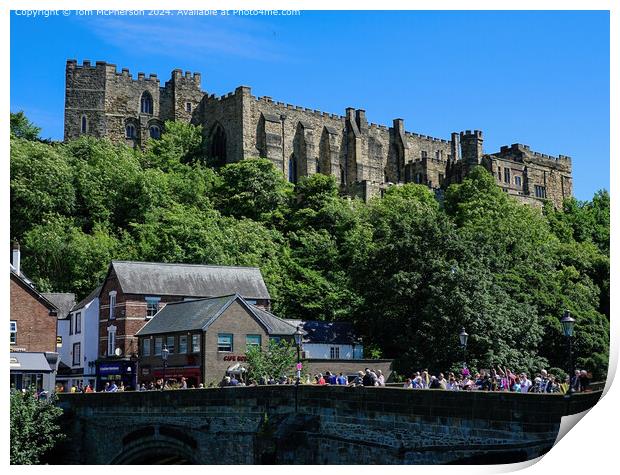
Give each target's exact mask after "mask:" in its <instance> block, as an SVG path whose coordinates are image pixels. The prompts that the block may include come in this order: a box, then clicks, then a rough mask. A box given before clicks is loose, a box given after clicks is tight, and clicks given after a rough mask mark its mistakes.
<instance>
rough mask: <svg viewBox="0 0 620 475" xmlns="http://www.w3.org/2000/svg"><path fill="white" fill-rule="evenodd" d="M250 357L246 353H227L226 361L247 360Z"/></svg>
mask: <svg viewBox="0 0 620 475" xmlns="http://www.w3.org/2000/svg"><path fill="white" fill-rule="evenodd" d="M247 360H248V357H247V356H245V355H239V356H237V355H226V356H224V361H247Z"/></svg>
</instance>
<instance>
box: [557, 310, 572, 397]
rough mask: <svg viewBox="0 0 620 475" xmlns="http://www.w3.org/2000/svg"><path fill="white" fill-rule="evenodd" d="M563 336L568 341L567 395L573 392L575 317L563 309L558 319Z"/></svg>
mask: <svg viewBox="0 0 620 475" xmlns="http://www.w3.org/2000/svg"><path fill="white" fill-rule="evenodd" d="M560 323H561V324H562V330H563V332H564V336H565V337H566V339H567V341H568V371H569V373H568V390H567V391H566V393H567V394H568V396H570V395H571V394H573V384H572V379H573V378H574V377H575V368H574V365H573V332H574V330H575V319H574V318H573V317H571V316H570V311H568V310H564V316H563V317H562V318H561V319H560Z"/></svg>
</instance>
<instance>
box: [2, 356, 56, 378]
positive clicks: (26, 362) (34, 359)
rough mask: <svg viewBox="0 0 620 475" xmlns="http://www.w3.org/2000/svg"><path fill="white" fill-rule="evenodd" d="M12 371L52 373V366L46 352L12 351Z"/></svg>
mask: <svg viewBox="0 0 620 475" xmlns="http://www.w3.org/2000/svg"><path fill="white" fill-rule="evenodd" d="M10 361H11V362H10V367H11V371H37V372H39V373H50V372H52V371H53V370H52V368H51V367H50V365H49V363H48V362H47V358H45V354H44V353H11V360H10Z"/></svg>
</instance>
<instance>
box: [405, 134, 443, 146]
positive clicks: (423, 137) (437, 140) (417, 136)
mask: <svg viewBox="0 0 620 475" xmlns="http://www.w3.org/2000/svg"><path fill="white" fill-rule="evenodd" d="M405 136H406V137H411V138H413V139H416V140H428V141H430V142H435V143H441V144H449V143H450V141H449V140H445V139H440V138H438V137H432V136H430V135H423V134H418V133H416V132H407V131H405Z"/></svg>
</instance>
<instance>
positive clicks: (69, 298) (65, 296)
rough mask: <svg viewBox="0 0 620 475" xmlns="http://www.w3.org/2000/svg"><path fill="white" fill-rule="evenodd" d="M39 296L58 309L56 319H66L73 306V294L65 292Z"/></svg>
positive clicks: (47, 293) (46, 293) (44, 293)
mask: <svg viewBox="0 0 620 475" xmlns="http://www.w3.org/2000/svg"><path fill="white" fill-rule="evenodd" d="M41 295H43V297H45V298H46V299H47V300H49V301H50V302H52V303H53V304H54V306H55V307H56V308H57V309H58V318H60V319H63V318H66V317H67V315H69V313H70V312H71V309H72V308H73V306H74V305H75V294H71V293H67V292H43V293H42V294H41Z"/></svg>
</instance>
